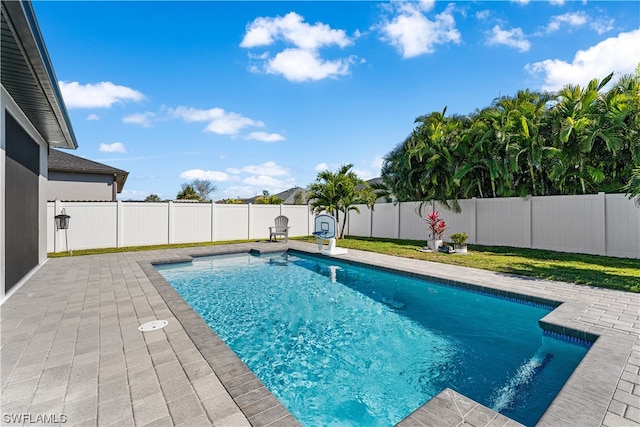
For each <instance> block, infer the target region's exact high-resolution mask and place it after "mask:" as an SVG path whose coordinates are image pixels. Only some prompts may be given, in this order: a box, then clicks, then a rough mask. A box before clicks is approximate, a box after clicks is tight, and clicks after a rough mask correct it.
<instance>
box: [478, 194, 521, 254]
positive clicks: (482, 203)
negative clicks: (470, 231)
mask: <svg viewBox="0 0 640 427" xmlns="http://www.w3.org/2000/svg"><path fill="white" fill-rule="evenodd" d="M476 243H478V244H481V245H499V246H516V247H523V248H527V247H531V206H530V200H529V199H522V198H519V197H509V198H504V199H476Z"/></svg>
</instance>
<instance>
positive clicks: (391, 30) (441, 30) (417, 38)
mask: <svg viewBox="0 0 640 427" xmlns="http://www.w3.org/2000/svg"><path fill="white" fill-rule="evenodd" d="M425 5H427V6H429V5H430V6H431V7H433V4H432V3H431V2H427V3H425V4H422V3H421V4H417V5H416V4H414V3H409V2H406V3H400V6H398V14H397V15H396V16H394V17H393V18H392V19H391V20H390V21H389V22H385V23H383V24H382V25H381V27H380V30H381V32H382V34H383V38H382V39H383V40H384V41H387V42H388V43H389V44H391V45H392V46H393V47H395V48H396V49H397V50H398V51H399V52H400V53H401V54H402V57H403V58H412V57H414V56H418V55H422V54H425V53H433V52H434V51H435V46H436V45H439V44H447V43H456V44H459V43H460V42H461V40H462V37H461V35H460V32H459V31H458V30H457V29H456V23H455V19H454V17H453V9H454V8H453V6H452V5H450V6H448V7H447V8H446V9H445V10H444V11H443V12H442V13H440V14H438V15H436V16H435V18H434V19H433V20H430V19H429V18H427V17H426V16H425V15H424V14H423V12H424V11H425V9H424V8H423V7H424V6H425ZM427 10H428V9H427Z"/></svg>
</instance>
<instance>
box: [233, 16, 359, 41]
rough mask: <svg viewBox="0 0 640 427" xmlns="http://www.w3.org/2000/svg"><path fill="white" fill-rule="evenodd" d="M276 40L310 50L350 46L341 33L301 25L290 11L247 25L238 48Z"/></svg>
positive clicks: (319, 23) (315, 26) (342, 32)
mask: <svg viewBox="0 0 640 427" xmlns="http://www.w3.org/2000/svg"><path fill="white" fill-rule="evenodd" d="M276 40H283V41H285V42H288V43H291V44H293V45H294V46H297V47H299V48H302V49H309V50H316V49H318V48H320V47H323V46H331V45H334V44H335V45H338V46H340V47H346V46H348V45H351V44H353V42H352V41H351V39H349V37H348V36H347V34H346V33H345V32H344V30H335V29H333V28H331V27H330V26H328V25H326V24H323V23H321V22H317V23H315V24H314V25H309V24H308V23H306V22H304V18H303V17H302V16H300V15H298V14H297V13H295V12H289V13H287V14H286V15H285V16H284V17H280V16H277V17H275V18H268V17H260V18H256V19H255V20H254V21H253V22H252V23H250V24H249V25H247V32H246V34H245V35H244V38H243V39H242V42H241V43H240V46H241V47H244V48H253V47H259V46H269V45H271V44H273V43H274V42H275V41H276Z"/></svg>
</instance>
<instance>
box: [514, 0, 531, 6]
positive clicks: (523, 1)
mask: <svg viewBox="0 0 640 427" xmlns="http://www.w3.org/2000/svg"><path fill="white" fill-rule="evenodd" d="M529 1H530V0H511V3H518V4H521V5H523V6H524V5H527V4H529Z"/></svg>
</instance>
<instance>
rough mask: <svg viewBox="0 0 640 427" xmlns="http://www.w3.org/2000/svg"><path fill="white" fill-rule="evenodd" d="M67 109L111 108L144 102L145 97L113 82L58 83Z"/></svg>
mask: <svg viewBox="0 0 640 427" xmlns="http://www.w3.org/2000/svg"><path fill="white" fill-rule="evenodd" d="M58 85H59V86H60V91H61V92H62V97H63V98H64V103H65V105H66V106H67V108H109V107H111V106H112V105H113V104H115V103H117V102H126V101H136V102H137V101H142V100H143V99H144V95H143V94H142V93H141V92H139V91H137V90H135V89H131V88H129V87H126V86H119V85H115V84H113V83H111V82H100V83H95V84H91V83H87V84H86V85H81V84H80V83H78V82H63V81H60V82H58Z"/></svg>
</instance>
